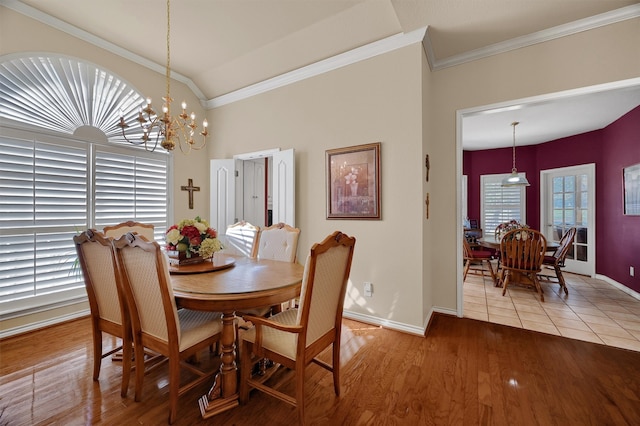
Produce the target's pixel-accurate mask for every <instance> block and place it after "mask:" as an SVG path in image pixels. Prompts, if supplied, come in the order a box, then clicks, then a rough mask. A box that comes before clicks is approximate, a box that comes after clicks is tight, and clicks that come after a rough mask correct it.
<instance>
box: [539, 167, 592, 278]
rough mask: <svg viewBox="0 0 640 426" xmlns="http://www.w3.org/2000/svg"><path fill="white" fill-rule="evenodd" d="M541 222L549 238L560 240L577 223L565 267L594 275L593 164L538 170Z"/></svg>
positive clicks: (578, 272) (572, 270)
mask: <svg viewBox="0 0 640 426" xmlns="http://www.w3.org/2000/svg"><path fill="white" fill-rule="evenodd" d="M540 178H541V182H542V185H541V188H542V191H541V193H540V197H541V199H540V206H541V216H540V219H541V220H540V224H541V227H542V231H543V233H544V235H545V237H546V238H547V240H550V241H559V240H560V238H562V235H564V233H565V231H566V230H567V229H569V228H571V227H574V226H575V227H576V228H577V232H576V237H575V239H574V243H573V247H572V248H571V249H570V250H569V254H568V255H567V258H566V261H565V270H566V271H567V272H574V273H577V274H583V275H588V276H594V275H595V259H596V253H595V247H596V245H595V233H596V232H595V231H596V230H595V197H594V194H595V164H586V165H582V166H573V167H564V168H560V169H553V170H543V171H541V172H540Z"/></svg>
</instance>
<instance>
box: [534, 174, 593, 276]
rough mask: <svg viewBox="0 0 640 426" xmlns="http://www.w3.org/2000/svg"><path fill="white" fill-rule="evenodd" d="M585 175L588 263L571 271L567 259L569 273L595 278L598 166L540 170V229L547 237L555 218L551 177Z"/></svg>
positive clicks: (569, 261) (570, 262) (569, 262)
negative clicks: (587, 185)
mask: <svg viewBox="0 0 640 426" xmlns="http://www.w3.org/2000/svg"><path fill="white" fill-rule="evenodd" d="M574 172H575V173H584V174H586V175H587V180H588V181H589V193H588V200H587V230H588V231H587V235H588V238H587V262H586V264H585V265H584V266H583V268H580V269H574V270H572V269H571V264H572V263H573V262H572V261H571V260H569V259H567V271H568V272H576V273H579V274H584V275H588V276H590V277H594V276H595V273H596V207H595V198H596V197H595V194H596V165H595V163H588V164H580V165H575V166H567V167H558V168H554V169H546V170H540V229H541V230H542V229H543V226H544V231H543V234H544V236H545V237H546V236H547V235H549V233H550V228H551V227H552V226H553V223H552V222H553V218H550V217H549V215H550V211H549V210H550V208H551V206H550V205H549V198H550V196H551V194H549V188H550V185H551V182H550V180H551V177H552V176H553V175H557V174H560V173H561V174H573V173H574ZM581 266H582V265H581Z"/></svg>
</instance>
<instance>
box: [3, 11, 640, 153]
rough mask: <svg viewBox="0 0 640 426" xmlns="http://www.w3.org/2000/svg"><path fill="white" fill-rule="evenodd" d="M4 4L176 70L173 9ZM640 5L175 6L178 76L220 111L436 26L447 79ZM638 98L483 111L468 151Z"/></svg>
mask: <svg viewBox="0 0 640 426" xmlns="http://www.w3.org/2000/svg"><path fill="white" fill-rule="evenodd" d="M0 4H2V5H5V6H7V7H10V8H12V9H15V10H18V11H20V12H22V13H25V14H28V15H29V16H33V17H35V18H36V19H40V20H42V21H44V22H47V23H49V24H52V25H57V26H58V27H61V28H62V27H65V26H66V24H70V25H71V27H66V29H65V30H67V31H69V28H77V29H79V30H81V31H80V33H82V32H86V33H87V34H88V35H90V36H95V37H97V38H98V39H100V40H104V41H106V42H108V43H112V44H113V45H115V46H118V47H120V48H123V49H126V50H127V51H129V52H131V53H132V54H134V55H138V56H140V57H142V58H145V59H147V60H150V61H152V62H154V63H156V64H159V65H161V66H164V64H165V61H166V2H165V1H164V0H136V1H131V0H108V1H107V0H56V1H51V0H22V1H18V0H0ZM639 4H640V1H639V0H606V1H604V0H580V1H577V0H536V1H534V0H482V1H480V0H296V1H294V0H180V1H177V0H174V2H173V3H172V4H171V68H172V70H173V71H175V72H177V73H179V74H182V75H183V76H185V77H186V78H187V79H190V80H191V81H192V82H193V84H194V85H195V87H196V88H197V89H198V91H200V92H201V95H202V96H203V97H204V98H205V100H211V99H214V98H217V97H219V96H222V95H226V94H229V93H232V92H234V91H238V90H241V89H243V88H246V87H248V86H251V85H253V84H256V83H259V82H262V81H265V80H267V79H269V78H272V77H276V76H279V75H282V74H285V73H287V72H290V71H293V70H296V69H300V68H302V67H305V66H308V65H310V64H314V63H317V62H319V61H322V60H325V59H327V58H332V57H334V56H336V55H339V54H342V53H345V52H349V51H351V50H353V49H356V48H358V47H362V46H366V45H368V44H371V43H373V42H376V41H379V40H383V39H385V38H388V37H390V36H393V35H395V34H403V33H404V34H406V33H410V32H412V31H414V30H418V29H421V28H427V27H428V32H427V37H426V40H425V48H426V50H427V55H428V57H429V60H430V63H431V66H432V68H437V67H438V65H439V64H440V65H443V64H446V63H449V62H450V61H452V60H454V61H455V60H456V59H461V58H465V57H469V55H473V54H474V53H477V52H479V51H481V50H482V49H487V48H491V47H492V46H493V47H495V46H499V45H501V44H504V43H509V41H510V40H514V39H516V40H518V38H522V37H525V36H527V35H531V34H533V33H537V32H543V31H547V30H549V29H551V28H554V27H558V26H563V25H564V26H566V25H570V24H571V23H575V22H581V21H582V20H585V19H587V18H590V17H593V16H602V15H600V14H611V13H615V12H616V11H619V10H628V9H629V8H632V9H633V12H634V13H635V14H636V16H639V15H640V13H639V12H638V11H640V8H637V7H638V5H639ZM631 5H635V6H631ZM622 8H625V9H622ZM49 17H53V18H54V19H49ZM58 20H59V21H58ZM56 22H58V24H56ZM60 22H61V25H59V24H60ZM63 29H64V28H63ZM74 34H76V35H77V33H76V32H74ZM639 42H640V41H639ZM443 66H444V65H443ZM637 86H640V83H639V84H638V85H637ZM639 90H640V89H639V88H637V89H636V90H620V91H616V92H615V93H605V92H598V93H591V94H590V95H589V96H588V97H581V98H579V99H578V98H573V99H571V98H569V97H567V98H565V99H562V100H553V101H552V102H551V101H549V99H547V100H546V101H545V102H537V103H536V104H530V105H527V106H526V107H522V108H520V109H518V110H510V111H507V112H501V113H492V114H490V113H478V112H475V113H473V114H469V115H466V116H465V118H464V126H463V128H464V133H463V144H464V146H465V149H477V148H478V147H479V146H482V147H483V148H487V147H499V146H510V145H511V143H512V139H511V126H510V123H511V122H512V121H514V119H515V120H517V121H520V122H521V124H520V125H519V126H518V128H517V141H518V145H521V144H530V143H537V142H539V141H540V140H539V139H540V137H542V135H544V138H546V139H545V140H550V139H549V138H551V139H555V138H557V137H562V136H567V135H570V134H575V133H582V132H584V131H590V130H594V129H596V128H602V127H604V126H606V125H607V124H609V123H610V122H612V121H614V120H615V119H617V118H618V117H620V116H621V115H623V114H624V113H625V112H627V111H629V110H630V109H632V108H633V107H634V106H637V105H639V104H640V92H639ZM512 106H514V105H512ZM540 123H544V125H543V126H542V125H541V124H540ZM527 126H530V127H529V129H532V128H534V127H535V129H536V130H535V132H531V133H532V134H533V133H535V134H537V135H538V137H537V138H534V137H533V135H531V136H530V135H529V134H528V130H527V129H528V127H527Z"/></svg>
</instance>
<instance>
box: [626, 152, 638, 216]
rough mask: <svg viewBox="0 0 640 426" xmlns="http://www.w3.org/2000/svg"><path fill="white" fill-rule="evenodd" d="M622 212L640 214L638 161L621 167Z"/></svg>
mask: <svg viewBox="0 0 640 426" xmlns="http://www.w3.org/2000/svg"><path fill="white" fill-rule="evenodd" d="M623 178H624V214H626V215H633V216H640V163H638V164H635V165H633V166H629V167H625V168H624V169H623Z"/></svg>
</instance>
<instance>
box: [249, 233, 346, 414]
mask: <svg viewBox="0 0 640 426" xmlns="http://www.w3.org/2000/svg"><path fill="white" fill-rule="evenodd" d="M355 242H356V239H355V238H353V237H349V236H347V235H345V234H343V233H341V232H338V231H336V232H334V233H333V234H331V235H329V236H328V237H327V238H325V239H324V240H323V241H322V242H321V243H317V244H314V245H313V246H312V247H311V251H310V253H309V256H308V258H307V261H306V264H305V270H304V277H303V280H302V289H301V294H300V306H299V308H294V309H288V310H285V311H282V312H280V313H277V314H275V315H274V316H272V317H270V318H263V317H255V316H247V317H246V318H245V319H246V320H248V321H251V322H252V323H253V324H254V327H253V328H251V329H250V330H248V331H247V332H246V333H244V335H242V337H241V339H242V342H241V344H242V350H241V352H240V358H241V364H240V402H241V403H247V402H248V400H249V391H250V389H251V388H255V389H257V390H259V391H262V392H265V393H267V394H269V395H271V396H273V397H275V398H278V399H280V400H282V401H284V402H286V403H288V404H291V405H293V406H295V407H297V411H298V418H299V422H300V423H301V424H304V383H305V382H304V379H305V368H306V366H307V365H309V364H310V363H311V362H314V363H316V364H318V365H319V366H321V367H323V368H325V369H327V370H329V371H331V372H333V385H334V391H335V394H336V395H340V331H341V328H342V310H343V303H344V297H345V291H346V288H347V281H348V279H349V273H350V270H351V261H352V259H353V249H354V246H355ZM329 346H332V347H333V349H332V355H333V356H332V362H331V364H329V363H326V362H324V361H321V360H319V359H317V358H316V357H317V356H318V355H319V354H320V353H321V352H323V351H324V350H325V349H326V348H327V347H329ZM261 357H266V358H269V359H271V360H273V361H274V362H276V363H278V364H279V365H280V366H283V367H285V368H289V369H291V370H293V371H294V372H295V377H296V378H295V395H294V396H291V395H289V394H286V393H283V392H281V391H280V390H277V389H275V388H274V387H270V386H269V384H268V381H267V380H265V379H266V378H268V377H269V375H265V376H260V375H255V376H253V377H252V376H251V370H252V369H251V366H252V364H253V363H254V362H255V359H256V358H261Z"/></svg>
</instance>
